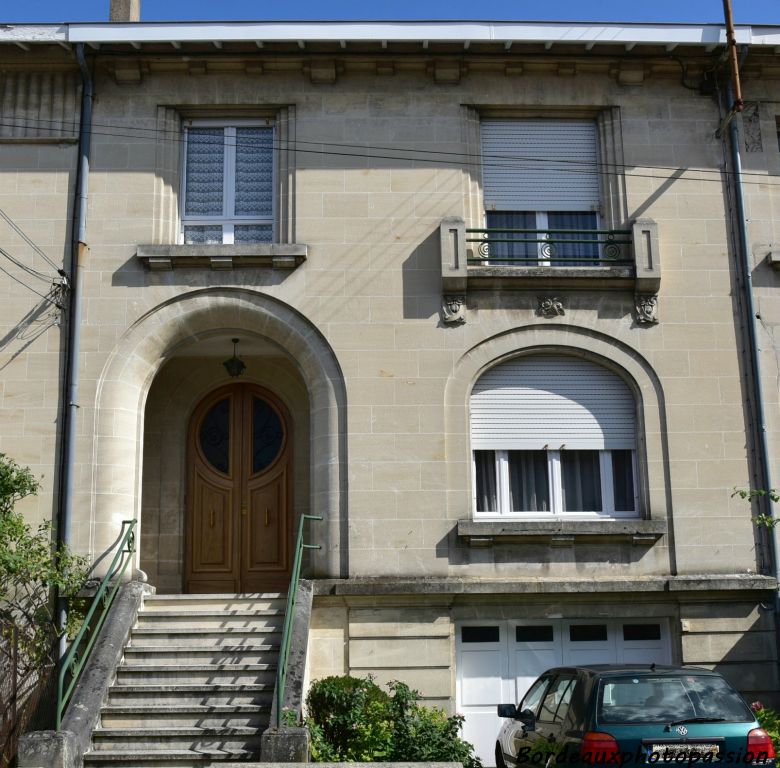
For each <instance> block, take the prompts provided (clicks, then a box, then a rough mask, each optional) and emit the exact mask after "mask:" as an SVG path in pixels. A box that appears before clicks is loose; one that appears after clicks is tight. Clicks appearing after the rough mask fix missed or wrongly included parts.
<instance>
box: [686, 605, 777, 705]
mask: <svg viewBox="0 0 780 768" xmlns="http://www.w3.org/2000/svg"><path fill="white" fill-rule="evenodd" d="M681 616H682V619H683V628H684V631H683V632H682V650H683V660H684V662H685V664H686V665H699V666H702V667H707V668H709V669H714V670H715V671H716V672H719V673H720V674H721V675H723V677H725V678H726V679H727V680H728V681H729V682H730V683H731V684H732V685H733V686H734V687H735V688H736V689H737V690H738V691H740V693H742V695H743V696H744V697H745V700H746V701H747V703H748V704H750V703H751V702H753V701H756V700H759V701H761V702H762V703H763V704H764V706H767V707H772V708H778V707H780V676H779V675H778V663H777V641H776V621H775V612H774V608H773V605H772V595H771V594H768V595H766V602H763V603H747V602H745V603H741V602H740V603H734V602H731V601H728V602H726V601H723V602H720V601H715V600H712V601H708V602H706V603H692V604H688V605H683V606H682V608H681ZM685 628H687V630H685ZM716 659H719V661H716Z"/></svg>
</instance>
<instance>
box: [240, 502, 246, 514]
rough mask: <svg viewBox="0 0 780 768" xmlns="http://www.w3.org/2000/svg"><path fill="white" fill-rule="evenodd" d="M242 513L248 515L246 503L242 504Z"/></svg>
mask: <svg viewBox="0 0 780 768" xmlns="http://www.w3.org/2000/svg"><path fill="white" fill-rule="evenodd" d="M241 514H242V515H246V504H242V505H241Z"/></svg>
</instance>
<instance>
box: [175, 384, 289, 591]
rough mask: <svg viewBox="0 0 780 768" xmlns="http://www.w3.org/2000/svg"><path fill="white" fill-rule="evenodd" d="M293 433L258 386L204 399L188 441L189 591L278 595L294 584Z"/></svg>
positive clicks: (278, 405) (276, 403)
mask: <svg viewBox="0 0 780 768" xmlns="http://www.w3.org/2000/svg"><path fill="white" fill-rule="evenodd" d="M292 449H293V433H292V423H291V420H290V415H289V412H288V411H287V408H286V407H285V405H284V404H283V403H282V401H281V400H280V399H279V398H277V397H276V396H275V395H274V394H273V393H271V392H270V391H268V390H267V389H265V388H263V387H260V386H258V385H256V384H243V383H242V384H230V385H228V386H225V387H221V388H219V389H217V390H215V391H214V392H211V393H210V394H209V395H207V396H206V397H205V398H203V400H202V401H201V402H200V404H199V405H198V406H197V407H196V408H195V411H194V412H193V414H192V417H191V419H190V425H189V430H188V441H187V456H188V459H187V463H188V482H187V516H186V536H185V582H184V587H185V591H186V592H278V591H284V590H286V589H287V586H288V584H289V580H290V565H291V554H292V553H291V546H292V526H293V519H292V518H293V513H292V509H293V507H292V488H293V484H292V455H293V450H292Z"/></svg>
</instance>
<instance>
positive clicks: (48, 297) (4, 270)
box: [0, 266, 62, 309]
mask: <svg viewBox="0 0 780 768" xmlns="http://www.w3.org/2000/svg"><path fill="white" fill-rule="evenodd" d="M0 272H5V274H6V275H8V277H10V278H11V280H14V281H15V282H17V283H19V285H21V286H23V287H24V288H26V289H27V290H28V291H32V292H33V293H34V294H35V295H36V296H39V297H40V298H42V299H43V300H44V301H46V302H48V303H49V304H51V305H52V306H54V307H57V309H62V306H61V305H60V304H58V303H57V302H56V301H54V299H52V298H51V297H50V296H47V295H45V294H43V293H41V292H40V291H36V290H35V288H33V287H32V286H31V285H27V283H25V282H24V281H23V280H20V279H19V278H18V277H16V275H14V274H12V273H11V272H9V271H8V270H7V269H6V268H5V267H3V266H0ZM52 289H54V286H52Z"/></svg>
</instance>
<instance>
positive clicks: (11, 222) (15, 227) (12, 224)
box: [0, 208, 64, 280]
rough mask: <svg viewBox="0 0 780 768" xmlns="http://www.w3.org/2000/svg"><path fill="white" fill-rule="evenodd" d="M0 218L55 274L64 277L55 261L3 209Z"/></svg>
mask: <svg viewBox="0 0 780 768" xmlns="http://www.w3.org/2000/svg"><path fill="white" fill-rule="evenodd" d="M0 217H2V218H4V219H5V220H6V222H7V223H8V226H10V227H11V229H13V230H14V232H16V234H17V235H19V237H21V238H22V240H24V242H25V243H27V245H29V246H30V248H32V249H33V250H34V251H35V252H36V253H37V254H38V255H39V256H40V257H41V258H42V259H43V260H44V261H46V262H47V264H48V265H49V266H50V267H51V268H52V269H53V270H54V271H55V272H56V273H57V274H58V275H60V276H64V273H63V271H62V270H61V269H60V268H59V267H58V266H57V265H56V264H55V263H54V262H53V261H52V260H51V259H50V258H49V257H48V256H47V255H46V254H45V253H44V252H43V250H42V249H41V248H39V247H38V246H37V245H36V244H35V243H34V242H33V241H32V240H31V239H30V238H29V237H28V236H27V234H26V233H25V232H24V230H22V228H21V227H20V226H19V225H18V224H17V223H16V222H15V221H14V220H13V219H12V218H11V217H10V216H9V215H8V214H7V213H6V212H5V211H4V210H3V209H2V208H0ZM3 255H5V256H7V257H8V258H12V257H10V256H8V254H7V253H5V252H3ZM17 266H20V265H18V264H17ZM22 269H25V267H22ZM30 269H32V267H30ZM41 274H42V273H37V276H40V275H41ZM46 279H47V280H51V278H50V277H47V278H46Z"/></svg>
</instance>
